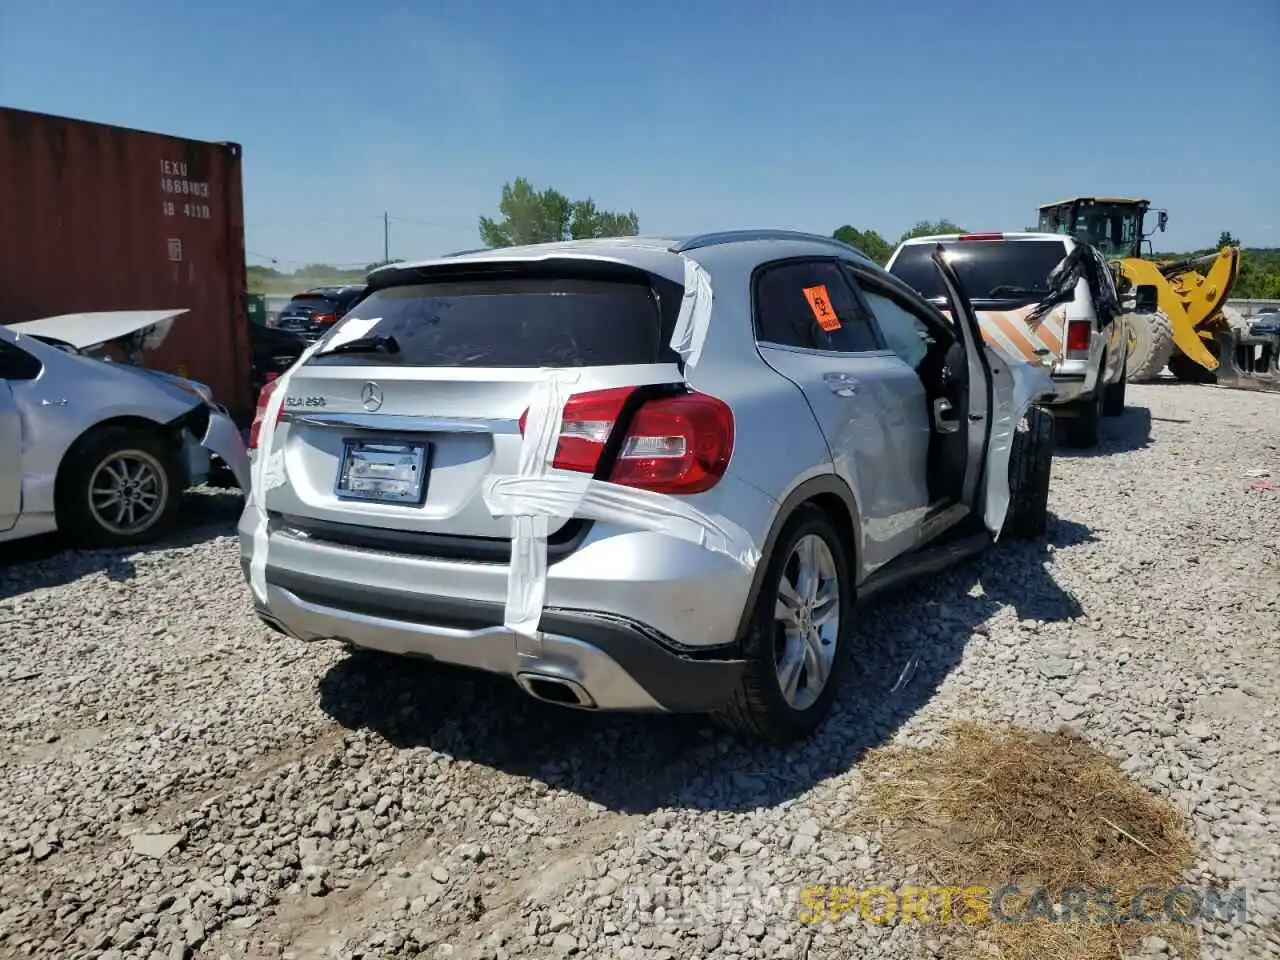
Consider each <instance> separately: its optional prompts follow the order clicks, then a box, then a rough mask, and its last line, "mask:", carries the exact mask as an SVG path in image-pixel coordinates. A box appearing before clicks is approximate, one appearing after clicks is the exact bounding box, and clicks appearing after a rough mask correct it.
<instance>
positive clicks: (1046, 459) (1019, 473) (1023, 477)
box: [1001, 407, 1054, 540]
mask: <svg viewBox="0 0 1280 960" xmlns="http://www.w3.org/2000/svg"><path fill="white" fill-rule="evenodd" d="M1053 432H1054V419H1053V414H1052V413H1050V412H1049V411H1048V410H1046V409H1044V408H1043V407H1032V408H1031V409H1030V410H1028V411H1027V415H1026V416H1025V417H1023V418H1022V422H1021V423H1019V424H1018V429H1017V431H1016V432H1015V433H1014V435H1013V446H1012V449H1011V450H1010V451H1009V510H1008V512H1007V513H1006V514H1005V518H1004V528H1003V529H1002V531H1001V535H1002V536H1004V537H1010V538H1012V539H1018V540H1036V539H1039V538H1040V537H1043V536H1044V535H1045V533H1046V532H1047V530H1048V527H1049V481H1050V478H1051V477H1052V474H1053Z"/></svg>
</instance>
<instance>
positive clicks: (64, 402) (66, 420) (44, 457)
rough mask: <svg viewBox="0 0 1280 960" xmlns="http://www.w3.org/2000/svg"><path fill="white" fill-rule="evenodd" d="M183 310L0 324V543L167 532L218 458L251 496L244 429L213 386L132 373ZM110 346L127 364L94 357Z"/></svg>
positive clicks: (116, 541) (113, 540) (86, 542)
mask: <svg viewBox="0 0 1280 960" xmlns="http://www.w3.org/2000/svg"><path fill="white" fill-rule="evenodd" d="M186 312H187V311H186V310H159V311H156V310H130V311H118V312H112V313H89V314H68V315H63V316H57V317H48V318H45V319H43V320H33V321H30V322H27V323H16V324H12V325H9V326H0V541H4V540H16V539H18V538H20V537H28V536H34V535H37V534H43V533H52V532H54V531H60V532H61V533H63V534H64V535H65V536H66V537H67V538H68V539H70V540H72V541H74V542H75V543H77V544H79V545H82V546H132V545H135V544H140V543H145V542H148V541H151V540H154V539H156V538H157V537H159V536H160V535H161V534H163V533H164V532H165V530H166V529H167V528H168V527H169V526H170V525H171V523H172V522H173V519H174V517H175V515H176V514H177V511H178V507H179V505H180V503H181V499H182V493H183V491H184V490H186V489H187V488H188V487H190V486H194V485H197V484H201V483H204V482H205V481H206V480H208V479H209V478H210V477H211V476H213V475H214V474H215V473H216V472H218V464H219V462H220V463H221V464H225V465H226V468H227V469H228V470H230V472H231V473H232V474H233V475H234V477H235V479H236V482H237V483H238V484H239V486H240V487H241V489H244V490H247V489H248V488H249V463H248V458H247V456H246V453H245V448H244V443H243V441H242V440H241V439H240V432H239V430H238V429H237V428H236V426H235V424H234V423H232V421H231V418H230V417H229V416H228V415H227V413H226V411H225V410H224V409H223V408H222V407H220V406H218V405H217V404H215V403H214V402H213V396H212V393H211V392H210V390H209V388H208V387H206V386H205V385H204V384H201V383H197V382H195V381H192V380H187V379H185V378H183V377H179V376H175V375H173V374H169V373H163V372H161V371H158V370H148V369H146V368H144V367H142V366H139V365H137V362H138V361H139V360H140V358H141V356H142V355H143V354H144V353H145V352H146V351H148V350H151V349H154V348H156V347H158V346H159V345H160V343H161V342H162V341H163V340H164V338H165V337H166V336H167V335H168V333H169V330H170V328H171V326H172V325H173V322H174V320H175V318H177V317H178V316H180V315H182V314H184V313H186ZM107 346H113V347H115V348H116V349H117V350H120V351H122V352H123V353H125V354H126V357H127V359H126V360H125V361H123V362H122V361H117V360H110V359H106V358H105V357H102V356H100V355H99V353H100V351H102V350H103V349H104V348H106V347H107Z"/></svg>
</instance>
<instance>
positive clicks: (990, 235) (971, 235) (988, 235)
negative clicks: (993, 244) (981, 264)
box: [960, 233, 1004, 240]
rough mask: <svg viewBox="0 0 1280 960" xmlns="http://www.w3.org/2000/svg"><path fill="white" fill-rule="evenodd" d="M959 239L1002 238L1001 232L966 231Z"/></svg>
mask: <svg viewBox="0 0 1280 960" xmlns="http://www.w3.org/2000/svg"><path fill="white" fill-rule="evenodd" d="M960 239H961V240H1003V239H1004V234H1003V233H966V234H965V235H964V236H963V237H961V238H960Z"/></svg>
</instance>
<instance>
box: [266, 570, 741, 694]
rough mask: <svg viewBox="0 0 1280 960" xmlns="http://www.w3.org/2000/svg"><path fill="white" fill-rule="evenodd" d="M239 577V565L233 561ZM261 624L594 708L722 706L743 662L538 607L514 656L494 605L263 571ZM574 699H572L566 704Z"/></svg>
mask: <svg viewBox="0 0 1280 960" xmlns="http://www.w3.org/2000/svg"><path fill="white" fill-rule="evenodd" d="M242 564H243V566H244V568H245V573H246V577H247V576H248V567H249V560H248V558H247V557H246V558H242ZM266 582H267V602H266V604H265V605H264V604H262V603H261V602H260V601H258V599H257V598H256V597H255V598H254V603H255V606H256V607H257V609H258V613H259V616H261V617H262V618H263V619H264V620H265V621H266V622H267V623H268V624H270V625H272V626H274V627H277V628H278V629H281V630H283V631H284V632H285V633H287V634H289V635H291V636H293V637H296V638H298V639H300V640H308V641H310V640H321V639H336V640H340V641H343V642H345V643H348V644H351V645H353V646H356V647H361V648H365V649H372V650H381V651H384V652H387V653H393V654H400V655H405V656H413V657H420V658H423V659H428V660H434V661H439V662H442V663H448V664H453V665H456V666H461V667H467V668H470V669H474V670H482V671H486V672H489V673H496V674H504V675H507V676H510V677H512V678H514V679H515V680H516V681H517V682H518V683H520V685H521V687H522V688H523V689H524V690H525V691H526V692H528V693H530V694H531V695H534V696H537V697H539V698H540V699H552V700H555V699H556V696H559V695H560V694H565V699H563V700H560V701H557V702H562V703H564V704H565V705H567V706H579V707H585V708H587V709H598V710H623V711H637V712H646V711H649V712H652V711H667V712H674V713H704V712H711V711H714V710H716V709H718V708H720V707H722V706H723V705H724V704H725V703H727V702H728V700H729V698H730V697H731V696H732V693H733V690H734V689H735V687H736V686H737V684H738V682H739V680H740V678H741V674H742V669H743V663H742V661H740V660H736V659H728V658H726V659H717V658H713V657H709V656H706V655H701V656H693V655H691V654H687V653H680V652H677V651H676V650H674V649H672V648H671V646H669V645H668V644H669V643H670V641H669V640H667V639H666V638H664V637H662V636H661V635H660V634H658V633H657V632H656V631H654V630H653V629H652V628H650V627H648V626H646V625H644V624H641V623H638V622H635V621H632V620H628V619H625V618H621V617H616V616H612V615H607V614H602V613H597V612H591V611H585V610H569V609H558V608H553V607H548V608H547V609H545V610H544V612H543V615H542V620H541V622H540V625H539V629H540V630H541V632H542V634H543V636H542V639H541V643H540V645H539V646H540V650H539V651H538V652H537V653H536V654H535V655H532V656H530V655H524V654H521V653H518V652H517V649H516V637H515V635H514V634H513V633H512V632H511V631H509V630H507V629H506V628H505V627H504V626H503V625H502V624H503V604H502V603H498V602H493V601H485V600H469V599H460V598H457V597H444V596H433V595H426V594H422V593H418V592H409V591H405V590H397V589H394V588H389V587H371V586H364V585H360V584H357V583H353V582H352V581H350V580H337V579H331V578H327V577H319V576H316V575H314V574H307V573H300V572H298V571H287V570H281V569H279V568H275V567H272V566H270V565H268V566H267V568H266ZM575 701H576V702H575Z"/></svg>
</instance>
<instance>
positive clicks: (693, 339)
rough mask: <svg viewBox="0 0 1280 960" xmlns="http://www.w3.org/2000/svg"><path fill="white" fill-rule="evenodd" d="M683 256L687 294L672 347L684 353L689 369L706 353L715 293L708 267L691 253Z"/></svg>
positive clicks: (685, 293) (683, 356)
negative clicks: (702, 264)
mask: <svg viewBox="0 0 1280 960" xmlns="http://www.w3.org/2000/svg"><path fill="white" fill-rule="evenodd" d="M681 259H682V260H684V297H683V299H681V301H680V313H679V315H678V316H677V317H676V323H675V328H674V329H673V330H672V331H671V349H672V350H674V351H675V352H676V353H678V354H679V355H680V357H681V358H682V359H683V360H684V363H685V369H686V370H689V369H692V368H693V367H696V366H697V365H698V359H699V358H700V357H701V356H702V344H703V342H704V341H705V340H706V339H707V322H708V321H709V320H710V319H711V304H712V301H713V299H714V297H713V295H712V292H711V277H710V276H708V274H707V271H706V270H704V269H703V268H702V266H701V265H700V264H698V263H695V262H694V261H693V260H690V259H689V258H688V257H681Z"/></svg>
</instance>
